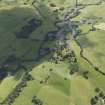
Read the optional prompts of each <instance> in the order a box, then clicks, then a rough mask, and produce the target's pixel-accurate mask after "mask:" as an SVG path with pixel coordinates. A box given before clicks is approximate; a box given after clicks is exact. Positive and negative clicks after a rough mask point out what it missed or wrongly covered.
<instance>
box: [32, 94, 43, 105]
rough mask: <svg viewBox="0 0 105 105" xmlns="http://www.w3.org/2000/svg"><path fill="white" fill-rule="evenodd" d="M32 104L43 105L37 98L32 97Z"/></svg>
mask: <svg viewBox="0 0 105 105" xmlns="http://www.w3.org/2000/svg"><path fill="white" fill-rule="evenodd" d="M32 103H33V104H34V105H43V102H42V101H41V100H40V99H39V98H38V97H37V96H34V97H33V99H32Z"/></svg>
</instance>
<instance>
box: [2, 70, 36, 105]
mask: <svg viewBox="0 0 105 105" xmlns="http://www.w3.org/2000/svg"><path fill="white" fill-rule="evenodd" d="M33 79H34V78H33V77H32V76H31V75H30V74H28V73H27V72H26V74H25V75H24V77H23V78H22V80H21V82H20V83H19V84H18V85H17V86H16V87H15V89H14V90H13V91H12V93H10V95H9V96H8V97H7V99H6V100H5V101H4V102H3V104H4V103H5V102H7V103H8V105H11V104H12V103H13V102H14V101H15V99H16V98H17V97H18V96H19V95H20V93H21V92H22V90H23V88H24V87H26V86H27V81H30V80H33Z"/></svg>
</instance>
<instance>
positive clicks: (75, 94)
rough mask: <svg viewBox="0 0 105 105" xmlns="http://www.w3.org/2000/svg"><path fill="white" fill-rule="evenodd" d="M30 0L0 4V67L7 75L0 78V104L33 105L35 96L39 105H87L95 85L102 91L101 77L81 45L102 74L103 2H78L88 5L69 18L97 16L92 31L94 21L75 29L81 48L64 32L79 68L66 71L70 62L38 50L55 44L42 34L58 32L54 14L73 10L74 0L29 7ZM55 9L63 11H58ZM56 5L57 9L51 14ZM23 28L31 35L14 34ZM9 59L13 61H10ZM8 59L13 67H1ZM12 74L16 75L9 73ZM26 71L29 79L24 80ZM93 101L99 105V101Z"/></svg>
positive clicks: (45, 0) (51, 0) (48, 0)
mask: <svg viewBox="0 0 105 105" xmlns="http://www.w3.org/2000/svg"><path fill="white" fill-rule="evenodd" d="M32 1H33V0H29V2H28V1H27V0H21V1H20V0H17V1H15V0H13V1H8V0H2V1H1V2H0V3H1V4H0V71H1V72H4V71H5V72H7V73H8V75H7V76H6V77H5V78H3V80H1V81H0V102H3V104H1V105H9V104H10V105H37V104H34V103H33V102H32V99H33V97H34V96H37V98H39V99H40V100H41V101H42V102H43V105H91V103H90V100H91V98H92V97H94V96H95V95H96V92H95V89H96V88H100V89H101V90H102V91H104V92H105V84H104V81H105V76H104V75H102V73H99V72H98V71H96V70H95V69H94V67H93V66H92V65H91V64H90V63H89V62H87V61H86V60H85V59H84V58H83V57H82V56H81V48H82V49H83V55H84V56H85V57H86V58H87V59H88V60H89V61H90V62H91V63H92V64H93V65H94V66H95V67H98V68H99V69H100V70H101V72H105V70H104V68H105V60H104V59H105V53H104V52H105V51H104V50H105V47H104V42H105V37H104V36H105V29H104V28H105V26H104V25H105V24H104V22H105V14H104V11H105V4H104V3H102V4H101V5H95V4H96V3H97V2H99V0H94V1H92V2H91V0H79V1H78V2H79V3H80V4H83V5H84V4H87V6H86V7H85V8H83V9H80V11H79V12H80V13H79V14H78V16H76V17H74V18H72V19H71V20H73V21H81V20H83V19H87V20H89V19H90V20H91V19H92V21H93V20H94V21H95V19H97V22H96V24H93V27H96V28H97V29H96V30H95V31H92V24H88V23H86V24H83V25H80V26H79V27H78V30H80V31H81V32H80V33H79V34H78V36H77V37H76V40H77V42H78V43H79V44H80V46H81V48H80V46H79V45H78V43H76V40H74V39H73V38H72V36H71V34H70V32H68V33H67V34H69V35H70V36H69V40H70V49H71V50H72V51H74V55H75V56H74V57H75V58H76V60H77V64H78V65H79V66H78V69H79V72H77V73H75V74H74V75H70V71H71V70H72V66H73V65H72V63H71V62H68V60H64V61H59V62H53V61H50V58H51V57H52V56H54V55H56V53H55V52H54V53H53V52H51V54H48V55H47V56H44V57H41V58H40V57H39V53H40V49H41V48H43V49H44V48H56V47H57V46H56V45H57V42H56V41H55V40H53V41H50V40H46V36H47V34H48V33H49V32H55V31H58V30H59V29H58V27H57V26H56V21H57V19H58V17H59V18H60V19H62V15H63V14H65V13H66V12H69V10H71V9H72V10H73V8H74V6H75V2H74V0H55V1H54V0H43V2H39V4H38V3H36V4H35V5H32ZM51 5H52V7H51ZM59 8H61V9H62V8H63V9H64V10H62V11H61V10H59ZM56 9H58V10H57V11H58V12H56V11H55V12H54V10H56ZM32 19H33V20H34V19H35V20H40V22H41V24H40V25H39V26H37V28H35V29H34V30H31V29H33V27H31V28H30V26H33V24H31V23H32ZM30 20H31V21H30ZM30 24H31V25H30ZM97 24H99V25H97ZM27 27H28V29H29V28H30V29H29V30H31V32H26V33H25V34H27V33H29V36H28V38H19V37H17V35H18V34H17V33H19V32H20V33H19V34H21V35H23V33H24V32H23V31H21V30H25V29H27ZM65 27H66V26H65ZM28 29H27V30H28ZM22 32H23V33H22ZM54 34H55V33H54ZM58 47H59V46H58ZM65 50H66V48H65ZM60 53H62V52H60ZM65 53H66V52H65ZM11 57H13V59H10V58H11ZM37 57H38V59H37ZM14 59H15V60H16V61H14ZM70 59H71V58H70ZM9 60H10V61H11V62H9V64H10V65H11V66H10V67H7V68H6V69H5V68H2V67H1V65H2V64H5V63H6V65H7V63H8V61H9ZM18 65H20V66H18ZM74 66H75V65H74ZM21 67H22V68H21ZM8 68H9V69H8ZM86 71H88V79H86V78H84V77H83V75H82V73H83V72H86ZM12 72H13V73H14V72H15V74H13V75H11V74H12ZM27 73H28V75H29V77H30V76H31V77H32V80H27V81H26V80H25V79H26V77H25V75H26V74H27ZM28 79H29V78H28ZM22 81H25V83H26V84H25V85H26V86H24V87H22V88H19V90H18V91H20V93H19V94H18V96H16V98H15V99H14V101H13V102H11V103H8V102H9V101H8V100H9V99H11V98H14V97H15V95H16V94H15V95H14V93H13V92H14V90H15V91H16V89H17V87H18V86H19V84H20V83H23V82H22ZM11 95H12V96H11ZM10 96H11V97H10ZM96 105H101V104H100V102H98V103H97V104H96ZM102 105H104V104H102Z"/></svg>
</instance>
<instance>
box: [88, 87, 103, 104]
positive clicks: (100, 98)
mask: <svg viewBox="0 0 105 105" xmlns="http://www.w3.org/2000/svg"><path fill="white" fill-rule="evenodd" d="M95 92H96V93H97V95H96V96H94V97H92V98H91V100H90V103H91V105H96V104H97V103H98V102H99V101H100V102H101V103H102V104H105V94H104V92H103V91H101V90H100V89H99V88H96V89H95Z"/></svg>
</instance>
